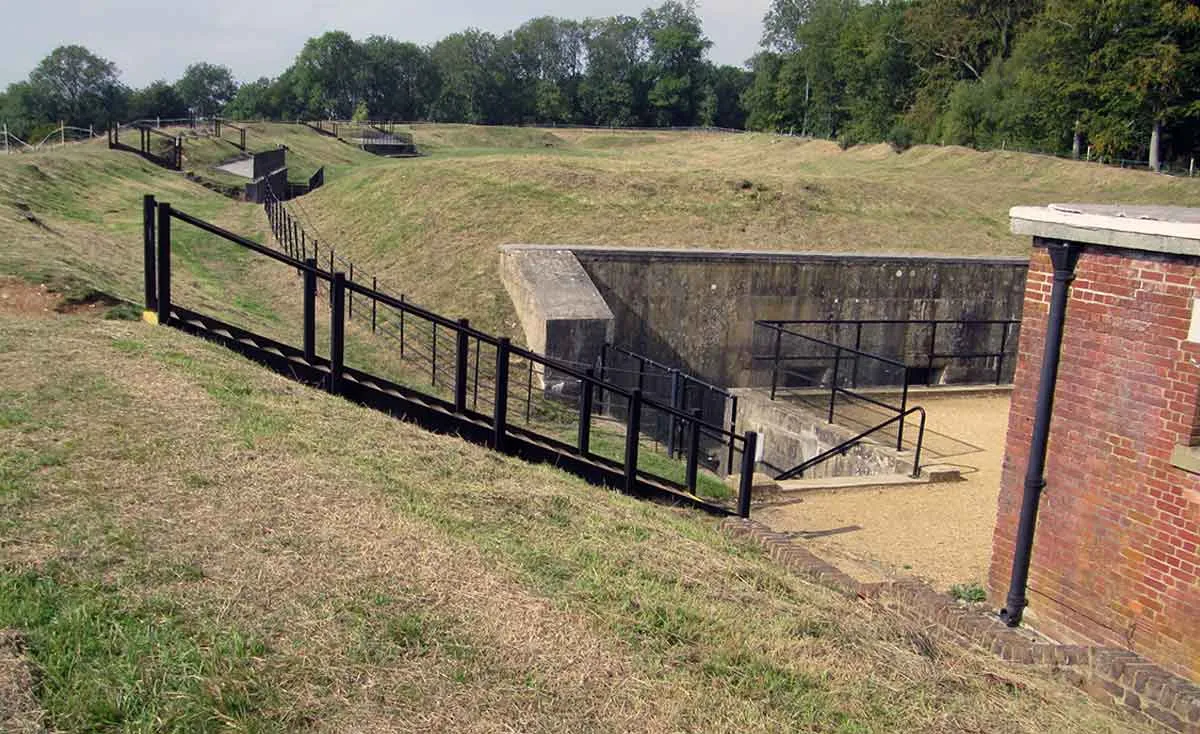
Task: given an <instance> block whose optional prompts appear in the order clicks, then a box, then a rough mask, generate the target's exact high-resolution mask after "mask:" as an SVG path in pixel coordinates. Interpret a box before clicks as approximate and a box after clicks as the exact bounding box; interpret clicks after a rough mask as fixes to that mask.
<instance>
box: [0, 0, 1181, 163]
mask: <svg viewBox="0 0 1200 734" xmlns="http://www.w3.org/2000/svg"><path fill="white" fill-rule="evenodd" d="M763 24H764V30H763V50H762V51H761V52H760V53H759V54H757V55H756V56H755V57H754V58H753V59H751V60H750V61H749V62H747V65H748V67H749V70H747V69H741V68H737V67H732V66H716V65H714V64H712V63H711V62H709V61H708V60H707V53H708V49H709V48H710V46H711V45H712V44H711V43H710V42H709V40H708V39H707V38H706V37H705V36H704V31H703V28H702V27H701V23H700V20H699V18H698V17H697V15H696V10H695V5H694V0H668V1H667V2H665V3H663V4H662V5H661V6H659V7H657V8H652V9H648V10H646V11H645V12H643V13H642V15H641V16H640V17H631V16H615V17H609V18H590V19H587V20H583V21H575V20H569V19H563V18H554V17H542V18H536V19H534V20H531V21H529V22H527V23H525V24H524V25H522V26H521V27H519V28H517V29H516V30H513V31H510V32H508V33H505V34H504V35H500V36H497V35H494V34H492V33H488V32H486V31H481V30H478V29H467V30H465V31H462V32H460V33H454V34H452V35H450V36H447V37H446V38H444V39H442V40H440V41H438V42H437V43H435V44H433V45H432V46H427V47H423V46H418V45H416V44H413V43H407V42H402V41H398V40H396V39H394V38H390V37H387V36H371V37H369V38H366V39H365V40H361V41H359V40H355V39H354V38H351V37H350V36H349V35H348V34H346V33H344V32H341V31H331V32H328V33H325V34H323V35H321V36H318V37H315V38H310V39H309V40H308V41H307V42H306V43H305V44H304V48H303V49H302V50H301V51H300V53H299V55H297V57H296V59H295V62H294V63H293V64H292V66H291V67H289V68H288V69H286V70H285V71H284V72H283V73H282V74H280V75H279V76H277V77H274V78H267V77H263V78H260V79H258V80H257V81H253V82H248V83H245V84H242V85H241V86H240V87H238V86H237V85H236V84H235V83H234V81H233V78H232V76H231V75H230V73H229V70H228V69H226V68H224V67H221V66H214V65H212V64H208V63H197V64H193V65H192V66H190V67H188V69H187V71H186V72H185V74H184V76H183V78H181V79H180V80H179V81H178V82H176V83H175V84H174V85H167V84H166V83H165V82H155V83H154V84H152V85H150V86H149V87H147V88H146V89H143V90H138V91H132V92H131V91H130V90H128V89H127V88H125V87H124V86H122V85H121V84H120V82H119V81H118V79H117V72H116V69H115V67H114V66H113V65H112V64H111V63H109V62H107V61H105V60H104V59H101V58H98V57H96V56H94V55H93V54H91V53H90V52H88V51H87V50H86V49H83V48H81V47H78V46H67V47H63V48H59V49H56V50H55V51H54V52H53V53H51V54H50V56H48V57H47V58H46V59H45V60H44V61H42V63H41V64H39V66H38V67H37V69H35V70H34V71H33V73H31V74H30V77H29V80H28V81H27V82H20V83H17V84H12V85H10V86H9V88H8V90H7V92H6V93H4V94H3V95H0V119H3V120H5V121H6V122H8V124H9V126H10V128H11V129H13V130H14V131H17V132H18V133H27V132H30V131H32V130H33V129H34V128H37V127H38V126H39V125H44V124H46V123H53V122H55V121H57V120H67V121H68V122H69V123H71V124H76V125H80V126H84V125H87V124H103V123H105V122H108V121H110V120H113V119H128V118H129V117H143V116H161V117H164V118H166V117H176V116H179V115H180V114H186V113H188V112H190V113H191V114H200V115H209V114H214V113H218V112H224V114H228V115H232V116H234V117H239V118H243V119H248V118H269V119H296V118H326V117H332V118H340V119H346V118H350V117H359V118H364V117H369V118H375V119H393V120H434V121H443V122H470V123H487V124H529V123H543V124H587V125H612V126H667V125H679V126H693V125H718V126H722V127H733V128H742V127H748V128H751V129H756V130H771V131H777V132H793V133H797V134H802V135H809V136H816V137H827V138H831V139H836V140H839V141H841V142H842V143H843V144H845V145H850V144H855V143H860V142H875V141H883V140H886V141H890V142H892V143H893V144H894V145H895V146H896V147H898V148H905V147H908V146H909V145H912V144H914V143H921V142H929V143H943V144H960V145H970V146H975V147H980V148H998V147H1002V146H1007V147H1011V148H1026V149H1029V148H1033V149H1039V150H1045V151H1050V152H1057V153H1066V152H1069V151H1074V152H1075V153H1076V154H1077V155H1084V154H1087V151H1088V149H1089V148H1090V149H1091V151H1092V154H1094V155H1100V156H1107V157H1109V158H1137V159H1141V160H1146V159H1150V160H1152V161H1154V160H1172V159H1180V160H1182V159H1186V158H1187V157H1188V156H1189V155H1190V154H1192V153H1193V152H1194V151H1195V150H1196V148H1197V146H1198V145H1200V101H1198V99H1197V98H1198V96H1200V95H1197V93H1196V89H1197V87H1198V86H1200V7H1198V6H1197V3H1196V2H1195V1H1194V0H986V1H984V0H883V1H881V2H867V0H773V2H772V5H771V7H770V9H769V11H768V13H767V15H766V17H765V18H764V20H763ZM1160 154H1161V155H1160Z"/></svg>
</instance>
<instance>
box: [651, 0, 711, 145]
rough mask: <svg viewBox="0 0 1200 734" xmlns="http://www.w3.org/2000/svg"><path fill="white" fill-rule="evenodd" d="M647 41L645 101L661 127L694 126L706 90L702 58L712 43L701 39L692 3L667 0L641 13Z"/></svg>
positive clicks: (701, 35) (706, 81)
mask: <svg viewBox="0 0 1200 734" xmlns="http://www.w3.org/2000/svg"><path fill="white" fill-rule="evenodd" d="M642 27H643V29H644V30H645V33H646V36H647V38H648V39H649V42H650V59H649V60H650V75H651V79H652V80H653V85H652V86H651V88H650V94H649V99H650V103H651V104H652V105H653V107H654V114H655V121H656V122H657V123H658V124H662V125H695V124H696V123H697V122H699V115H700V107H701V104H702V101H703V99H704V96H705V92H706V89H707V83H708V79H707V71H708V66H707V65H706V64H705V61H704V55H705V54H706V53H707V51H708V49H709V48H710V47H711V46H712V42H711V41H709V40H708V39H707V38H705V37H704V31H703V29H702V27H701V24H700V19H699V18H698V17H697V16H696V5H695V2H694V0H685V2H678V1H677V0H668V2H665V3H663V4H662V5H661V6H659V7H658V8H656V9H651V10H647V11H646V12H645V13H643V14H642Z"/></svg>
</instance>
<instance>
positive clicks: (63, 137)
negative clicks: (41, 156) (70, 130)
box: [58, 120, 67, 146]
mask: <svg viewBox="0 0 1200 734" xmlns="http://www.w3.org/2000/svg"><path fill="white" fill-rule="evenodd" d="M58 144H59V145H60V146H65V145H66V144H67V122H66V120H61V121H59V123H58Z"/></svg>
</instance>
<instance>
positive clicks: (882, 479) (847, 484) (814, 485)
mask: <svg viewBox="0 0 1200 734" xmlns="http://www.w3.org/2000/svg"><path fill="white" fill-rule="evenodd" d="M961 479H962V474H961V472H960V470H959V469H958V468H957V467H951V466H938V465H929V466H926V467H924V468H922V469H921V476H919V477H913V476H912V475H911V474H868V475H863V476H853V477H812V478H809V479H786V480H783V481H781V482H778V483H777V484H778V485H779V492H780V493H781V494H797V493H802V492H816V491H822V490H835V489H858V488H862V487H908V486H913V485H917V484H934V483H941V482H957V481H960V480H961Z"/></svg>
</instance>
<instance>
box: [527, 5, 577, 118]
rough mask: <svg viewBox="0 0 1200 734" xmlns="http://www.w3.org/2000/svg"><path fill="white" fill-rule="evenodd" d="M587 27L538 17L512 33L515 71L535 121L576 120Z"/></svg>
mask: <svg viewBox="0 0 1200 734" xmlns="http://www.w3.org/2000/svg"><path fill="white" fill-rule="evenodd" d="M583 45H584V30H583V27H582V26H581V25H580V24H579V23H577V22H575V21H573V20H563V19H560V18H552V17H542V18H535V19H533V20H531V21H529V22H527V23H525V24H524V25H522V26H521V27H520V28H518V29H517V30H515V31H513V33H512V50H513V68H514V70H515V71H516V74H517V76H518V79H517V83H518V85H519V86H520V88H521V91H520V94H521V95H522V96H525V97H527V104H528V105H529V106H530V107H532V109H531V112H532V115H533V117H534V119H535V120H537V121H540V122H570V121H571V120H572V119H574V118H575V114H576V110H577V106H578V95H579V84H580V81H581V79H582V72H583V65H584V62H583Z"/></svg>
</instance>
